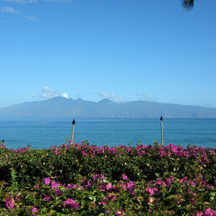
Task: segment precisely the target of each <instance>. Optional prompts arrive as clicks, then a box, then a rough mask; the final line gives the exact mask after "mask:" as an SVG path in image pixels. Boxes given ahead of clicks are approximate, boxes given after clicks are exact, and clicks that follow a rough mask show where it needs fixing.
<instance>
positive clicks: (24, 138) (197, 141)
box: [0, 118, 216, 149]
mask: <svg viewBox="0 0 216 216" xmlns="http://www.w3.org/2000/svg"><path fill="white" fill-rule="evenodd" d="M72 120H73V119H45V118H41V119H9V118H0V140H5V146H6V147H8V148H14V149H16V148H18V147H25V146H27V145H31V148H40V149H41V148H50V147H51V146H52V145H55V146H59V145H61V144H64V143H65V140H66V138H67V137H68V138H71V133H72V124H71V122H72ZM163 131H164V145H167V144H170V143H174V144H175V145H181V146H183V147H186V146H187V145H188V144H192V145H196V146H204V147H211V148H216V119H164V121H163ZM84 140H88V142H89V143H90V144H94V145H97V146H100V145H103V146H104V145H108V146H116V145H119V144H121V145H127V144H128V143H131V145H132V146H135V145H136V143H137V141H140V142H141V143H142V144H144V145H149V144H151V145H152V144H153V143H154V142H155V141H157V142H158V143H161V122H160V120H159V119H76V125H75V131H74V142H81V141H84Z"/></svg>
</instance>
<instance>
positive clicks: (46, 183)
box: [43, 177, 50, 185]
mask: <svg viewBox="0 0 216 216" xmlns="http://www.w3.org/2000/svg"><path fill="white" fill-rule="evenodd" d="M43 180H44V184H45V185H49V184H50V178H49V177H47V178H44V179H43Z"/></svg>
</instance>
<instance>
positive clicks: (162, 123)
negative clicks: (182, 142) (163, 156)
mask: <svg viewBox="0 0 216 216" xmlns="http://www.w3.org/2000/svg"><path fill="white" fill-rule="evenodd" d="M160 120H161V144H162V146H163V116H161V118H160Z"/></svg>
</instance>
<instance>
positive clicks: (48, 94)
mask: <svg viewBox="0 0 216 216" xmlns="http://www.w3.org/2000/svg"><path fill="white" fill-rule="evenodd" d="M33 95H35V96H37V95H36V94H35V93H34V94H33ZM39 97H40V98H43V99H49V98H53V97H64V98H67V99H68V98H69V96H68V93H65V92H63V93H60V94H59V93H58V92H57V91H55V90H53V89H50V88H49V87H48V86H45V87H43V89H42V90H41V92H40V94H39Z"/></svg>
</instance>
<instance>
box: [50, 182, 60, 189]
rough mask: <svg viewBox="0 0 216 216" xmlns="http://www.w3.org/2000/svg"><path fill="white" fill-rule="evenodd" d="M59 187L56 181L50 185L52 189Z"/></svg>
mask: <svg viewBox="0 0 216 216" xmlns="http://www.w3.org/2000/svg"><path fill="white" fill-rule="evenodd" d="M59 185H60V184H59V183H57V182H56V181H53V182H52V183H51V186H52V189H56V188H57V187H58V186H59Z"/></svg>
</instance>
